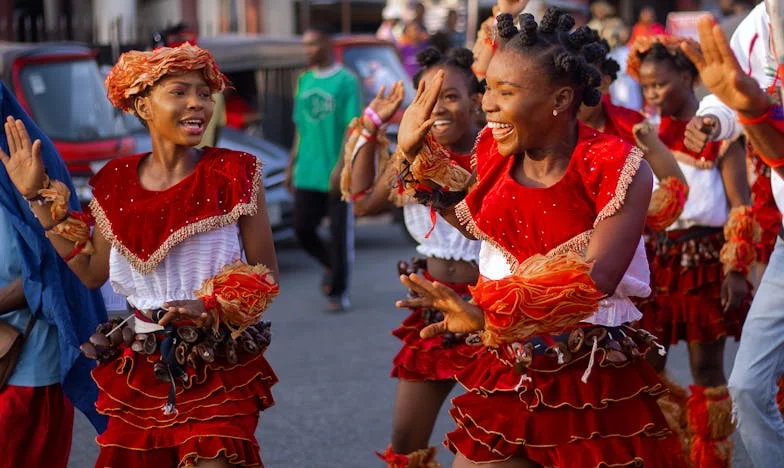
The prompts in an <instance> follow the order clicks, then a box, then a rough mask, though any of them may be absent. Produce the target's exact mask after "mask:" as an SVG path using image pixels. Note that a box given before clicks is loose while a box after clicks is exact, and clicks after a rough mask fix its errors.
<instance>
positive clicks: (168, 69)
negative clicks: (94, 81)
mask: <svg viewBox="0 0 784 468" xmlns="http://www.w3.org/2000/svg"><path fill="white" fill-rule="evenodd" d="M193 70H201V71H202V73H203V74H204V80H205V81H206V82H207V85H208V86H209V87H210V89H211V90H212V91H213V92H218V91H223V89H224V88H225V87H226V84H227V83H228V78H226V76H225V75H224V74H223V73H221V72H220V70H218V66H217V65H216V64H215V60H214V59H213V58H212V54H211V53H210V52H209V51H207V50H204V49H202V48H200V47H197V46H195V45H192V44H190V43H188V42H185V43H183V44H182V45H180V46H178V47H160V48H158V49H155V50H151V51H147V52H142V51H138V50H132V51H130V52H126V53H124V54H122V55H121V56H120V59H119V60H118V61H117V63H116V64H115V65H114V67H112V70H111V71H110V72H109V75H107V77H106V95H107V97H108V98H109V101H111V103H112V104H113V105H114V106H115V107H118V108H120V109H122V110H124V111H125V112H130V113H135V111H134V109H133V100H134V98H135V97H136V96H138V95H139V94H141V93H143V92H144V91H146V90H147V89H148V88H151V87H152V86H153V85H154V84H155V83H156V82H157V81H158V80H160V79H161V78H163V77H164V76H166V75H179V74H184V73H187V72H189V71H193Z"/></svg>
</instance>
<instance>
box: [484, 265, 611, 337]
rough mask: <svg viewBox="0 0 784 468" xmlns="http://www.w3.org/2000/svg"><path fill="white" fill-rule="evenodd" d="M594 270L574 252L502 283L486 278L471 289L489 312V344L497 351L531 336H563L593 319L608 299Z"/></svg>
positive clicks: (520, 271) (524, 269) (521, 268)
mask: <svg viewBox="0 0 784 468" xmlns="http://www.w3.org/2000/svg"><path fill="white" fill-rule="evenodd" d="M589 271H590V265H588V264H587V263H586V262H585V260H583V258H582V257H581V256H580V255H579V254H576V253H574V252H568V253H565V254H562V255H556V256H553V257H545V256H543V255H534V256H533V257H530V258H529V259H527V260H526V261H525V262H523V263H521V264H520V266H519V267H518V268H517V270H516V271H515V273H514V274H513V275H511V276H509V277H507V278H504V279H501V280H497V281H494V280H489V279H486V278H484V277H481V278H480V279H479V281H478V282H477V284H476V286H474V287H472V288H470V289H471V294H472V295H473V298H474V299H473V300H474V302H475V303H476V304H477V305H478V306H479V307H481V308H482V309H483V310H484V311H485V332H484V333H483V342H484V344H485V345H487V346H493V347H497V346H500V345H501V344H503V343H506V342H511V341H515V340H519V339H523V338H526V337H529V336H534V335H541V334H548V333H560V332H563V331H565V330H567V329H568V328H570V327H572V326H573V325H575V324H576V323H578V322H580V321H582V320H584V319H586V318H588V317H590V316H591V315H593V313H594V312H596V310H597V309H598V307H599V299H601V298H602V297H603V296H604V295H603V294H602V293H601V292H599V291H598V290H597V289H596V285H595V284H594V282H593V280H592V279H591V277H590V275H589Z"/></svg>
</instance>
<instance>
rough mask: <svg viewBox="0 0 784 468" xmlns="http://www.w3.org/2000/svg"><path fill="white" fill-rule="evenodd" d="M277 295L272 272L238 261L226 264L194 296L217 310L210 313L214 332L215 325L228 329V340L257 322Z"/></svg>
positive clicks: (276, 285) (277, 289)
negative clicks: (213, 319) (223, 325)
mask: <svg viewBox="0 0 784 468" xmlns="http://www.w3.org/2000/svg"><path fill="white" fill-rule="evenodd" d="M279 293H280V288H279V286H278V283H277V282H276V281H275V278H273V276H272V272H271V271H270V270H269V268H267V267H265V266H264V265H253V266H251V265H248V264H247V263H244V262H242V261H239V260H237V261H236V262H234V263H232V264H230V265H226V266H225V267H223V269H222V270H221V271H220V272H219V273H218V274H217V275H215V276H213V277H212V278H210V279H208V280H205V281H204V283H203V284H202V286H201V289H200V290H198V291H196V292H195V294H196V296H197V297H199V298H200V299H202V300H203V301H204V302H205V304H214V303H215V302H213V301H217V304H218V307H217V308H213V309H212V310H211V312H212V314H213V317H214V318H215V322H214V324H213V328H214V330H216V331H217V329H218V325H219V322H222V323H224V324H225V325H226V327H228V329H229V330H231V336H232V338H236V337H238V336H239V335H240V334H241V333H242V332H243V331H244V330H245V329H246V328H248V327H249V326H251V325H253V324H254V323H256V322H258V321H259V320H260V319H261V316H262V314H263V313H264V311H265V310H267V308H268V307H269V306H270V304H272V301H273V299H275V297H277V295H278V294H279Z"/></svg>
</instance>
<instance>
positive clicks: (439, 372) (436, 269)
mask: <svg viewBox="0 0 784 468" xmlns="http://www.w3.org/2000/svg"><path fill="white" fill-rule="evenodd" d="M417 61H418V62H419V66H420V69H419V70H418V71H417V73H416V74H415V75H414V84H415V85H417V86H418V85H419V83H420V82H428V81H431V80H433V79H434V78H435V76H436V74H437V73H438V72H439V71H440V70H443V72H444V81H443V84H442V86H441V93H440V95H439V97H438V100H437V101H436V103H435V106H434V108H433V112H432V114H431V116H432V118H433V119H434V121H433V126H432V127H431V129H430V132H429V135H428V137H427V138H431V139H433V140H434V141H435V142H436V143H437V144H438V145H440V146H441V147H443V148H444V149H445V150H446V151H447V152H448V158H449V161H451V162H454V164H456V165H457V166H459V167H461V168H462V170H463V171H464V172H465V173H466V174H470V171H471V149H472V148H473V145H474V142H475V141H476V135H477V133H479V128H478V127H477V126H476V124H475V123H474V122H475V121H476V116H477V115H478V114H479V113H480V112H481V109H480V98H479V82H478V81H477V79H476V77H475V76H474V74H473V72H472V71H471V65H472V63H473V61H474V57H473V54H472V53H471V51H470V50H468V49H452V50H450V51H449V52H448V53H446V54H442V53H441V52H439V51H438V50H437V49H435V48H428V49H425V50H424V51H422V52H420V53H419V54H418V55H417ZM402 100H403V87H402V83H400V84H397V85H395V86H394V87H393V88H392V89H391V90H390V92H389V94H388V95H387V96H384V95H383V90H381V91H379V94H378V96H377V97H376V99H374V100H373V101H372V102H371V103H370V106H369V108H368V109H367V110H366V111H365V113H364V115H363V116H362V117H361V118H360V119H359V120H358V121H357V122H355V124H354V126H353V128H352V130H351V131H352V133H351V136H350V137H349V140H348V141H349V147H348V148H347V149H346V152H345V157H346V161H345V165H344V177H343V179H344V180H343V183H342V184H341V185H342V186H343V188H344V189H345V192H344V196H345V198H349V197H350V198H351V199H352V200H353V207H354V213H355V214H357V215H360V216H364V215H369V214H374V213H377V212H379V211H381V210H382V209H383V208H385V207H386V206H388V205H389V200H390V197H392V198H402V200H396V201H400V202H402V203H403V215H404V218H405V222H406V227H407V229H408V231H409V233H410V234H411V235H412V236H413V237H414V239H416V240H417V243H418V245H417V253H419V254H420V255H422V256H423V257H424V258H423V261H421V262H417V261H412V262H411V263H410V264H409V263H407V262H400V264H399V265H398V268H399V269H400V272H401V274H403V273H406V272H409V273H410V272H419V273H421V274H423V275H424V276H425V277H426V278H427V279H429V280H431V281H435V282H437V283H439V284H442V285H445V286H446V287H449V288H451V289H453V290H454V291H455V292H456V293H458V294H460V295H461V296H467V295H468V287H469V285H472V284H474V283H475V282H476V278H477V276H478V268H477V260H478V257H479V242H478V241H475V240H469V239H466V238H465V237H464V236H463V235H462V233H461V232H460V231H458V230H457V229H455V228H454V227H453V226H452V225H450V224H449V223H447V222H446V221H445V220H444V219H442V218H441V217H440V216H439V215H438V214H436V213H435V212H434V211H431V209H430V208H428V207H426V206H423V205H420V204H418V203H416V200H415V199H409V197H406V196H405V194H404V195H403V196H402V197H400V196H399V194H398V193H397V190H395V189H394V187H393V185H394V177H393V175H394V174H393V171H394V168H395V165H394V164H386V165H384V164H383V161H382V163H381V164H378V166H379V168H378V169H377V167H376V166H377V164H376V159H377V158H376V154H377V153H382V152H385V151H386V149H385V148H379V146H386V142H383V141H382V142H381V144H379V141H378V140H379V138H381V139H382V140H383V138H384V137H383V131H382V132H379V126H377V125H376V124H375V123H374V121H379V122H385V121H387V120H389V119H390V118H391V117H392V116H393V115H394V114H395V112H397V110H398V108H399V107H400V104H401V102H402ZM374 114H376V115H377V116H378V118H376V116H375V115H374ZM382 125H383V124H382ZM354 141H356V143H354ZM349 171H350V172H349ZM377 174H380V175H377ZM349 176H350V177H349ZM414 196H415V197H416V196H417V194H416V193H415V194H414ZM440 315H441V314H440V313H439V312H438V311H437V310H435V309H425V308H421V307H412V309H411V314H410V315H409V316H408V318H406V319H405V320H404V321H403V323H402V324H401V326H400V328H398V329H396V330H394V331H393V332H392V334H393V335H395V336H396V337H397V338H399V339H400V340H401V341H402V342H403V347H402V349H401V350H400V352H399V353H398V354H397V356H395V359H394V361H393V362H394V364H393V367H392V377H394V378H397V379H399V380H398V388H397V399H396V402H395V411H394V416H393V419H392V442H391V444H390V446H389V448H388V449H387V450H386V452H384V453H383V454H380V455H381V456H382V458H383V459H384V461H386V462H387V463H388V464H389V466H391V467H398V466H406V467H410V468H415V467H423V468H424V467H434V466H437V462H436V461H435V460H434V458H433V456H434V454H435V447H430V448H428V445H429V440H430V436H431V433H432V431H433V426H434V424H435V421H436V418H437V416H438V412H439V410H440V408H441V405H442V404H443V402H444V400H445V399H446V397H447V395H448V394H449V392H450V391H451V390H452V388H454V385H455V375H456V374H457V373H458V372H460V371H461V369H463V368H465V366H467V365H468V364H469V363H470V362H471V360H472V359H473V357H474V355H475V354H476V353H477V352H480V351H482V348H481V347H480V346H471V345H469V344H467V343H466V336H465V335H459V334H458V335H454V334H448V335H445V336H443V337H441V336H436V337H431V338H422V337H420V335H419V333H420V332H421V331H422V329H423V328H425V327H426V326H427V325H429V324H431V323H436V322H438V321H440V320H442V319H443V318H442V317H439V316H440ZM404 461H405V463H404Z"/></svg>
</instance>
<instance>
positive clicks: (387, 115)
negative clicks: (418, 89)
mask: <svg viewBox="0 0 784 468" xmlns="http://www.w3.org/2000/svg"><path fill="white" fill-rule="evenodd" d="M384 91H385V87H384V86H381V89H379V90H378V94H376V97H374V98H373V100H372V101H370V104H369V106H370V108H371V109H373V110H374V111H376V114H378V116H379V117H380V118H381V120H382V121H383V122H389V119H391V118H392V116H394V115H395V113H396V112H397V110H398V109H400V105H401V104H402V103H403V97H404V96H405V88H404V87H403V82H402V81H397V82H395V84H393V85H392V87H391V88H390V89H389V93H387V95H386V96H385V95H384Z"/></svg>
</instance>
